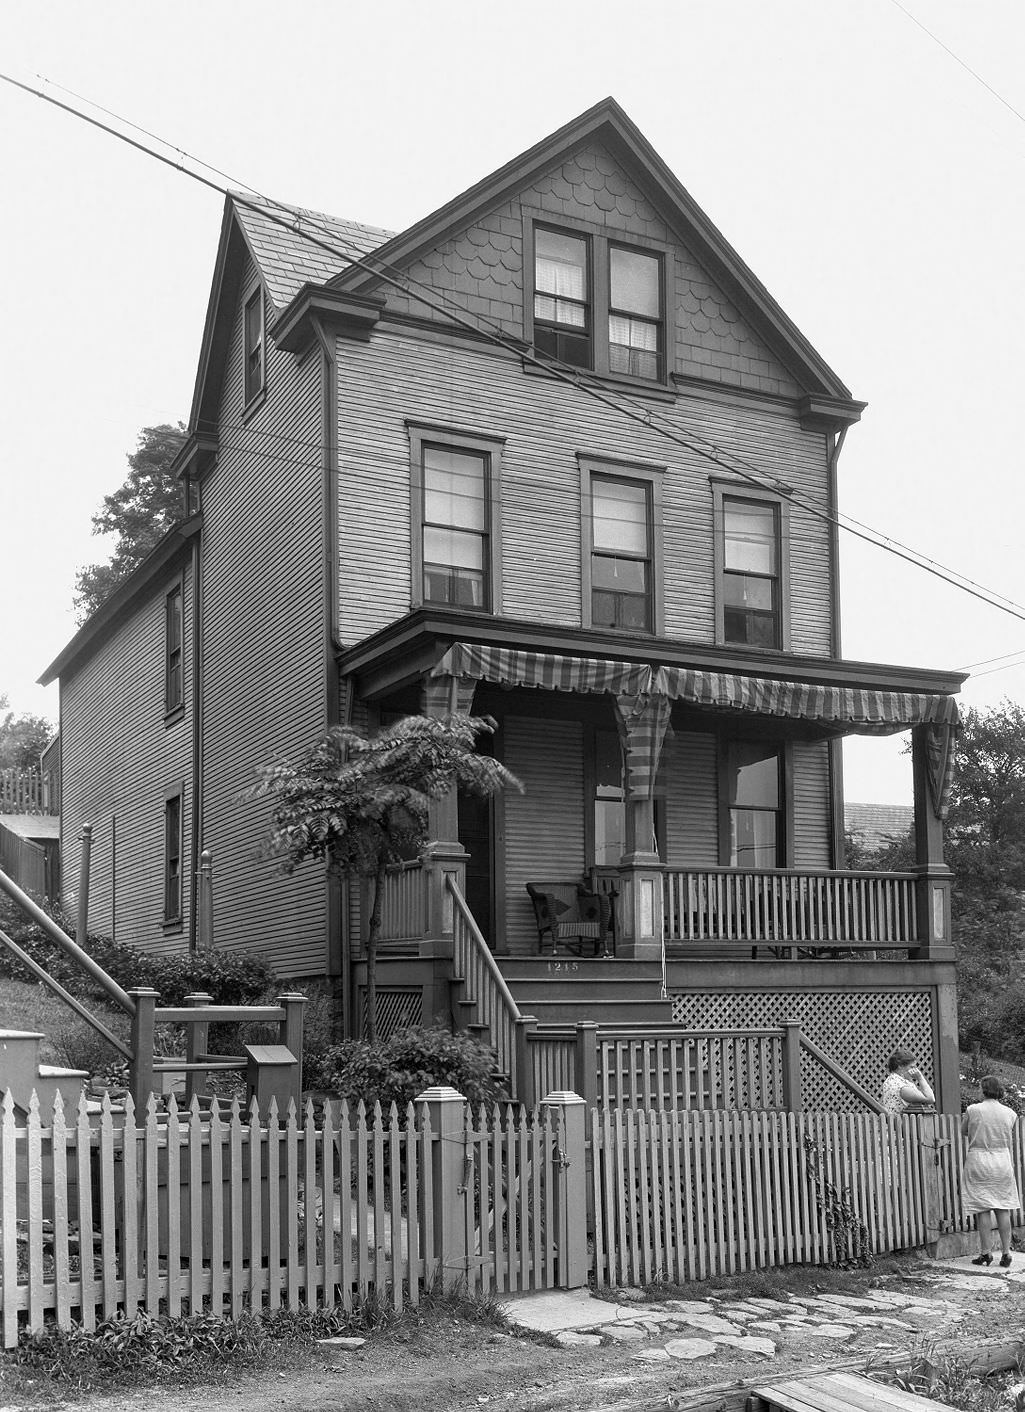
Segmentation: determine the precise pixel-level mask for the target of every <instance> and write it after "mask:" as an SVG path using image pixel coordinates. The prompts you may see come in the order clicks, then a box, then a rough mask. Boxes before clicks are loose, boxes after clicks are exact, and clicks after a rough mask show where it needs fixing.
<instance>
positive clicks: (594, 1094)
mask: <svg viewBox="0 0 1025 1412" xmlns="http://www.w3.org/2000/svg"><path fill="white" fill-rule="evenodd" d="M575 1058H576V1063H575V1070H576V1072H575V1074H574V1079H573V1082H574V1086H575V1088H576V1091H577V1093H579V1094H580V1096H581V1098H582V1099H583V1100H584V1106H585V1108H586V1109H587V1112H588V1113H590V1111H591V1109H592V1108H597V1106H598V1025H597V1023H596V1022H595V1021H594V1020H580V1021H579V1022H578V1024H577V1052H576V1056H575Z"/></svg>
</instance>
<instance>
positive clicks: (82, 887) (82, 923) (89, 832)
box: [75, 824, 93, 947]
mask: <svg viewBox="0 0 1025 1412" xmlns="http://www.w3.org/2000/svg"><path fill="white" fill-rule="evenodd" d="M92 850H93V826H92V824H83V825H82V852H81V855H80V861H79V865H78V907H77V909H76V919H75V940H76V941H77V942H78V944H79V946H82V947H85V946H87V945H88V940H87V937H88V933H89V870H90V863H91V859H92Z"/></svg>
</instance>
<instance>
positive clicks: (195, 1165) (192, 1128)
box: [189, 1095, 203, 1314]
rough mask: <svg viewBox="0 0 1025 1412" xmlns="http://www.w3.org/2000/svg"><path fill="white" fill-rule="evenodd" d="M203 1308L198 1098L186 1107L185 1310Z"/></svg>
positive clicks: (200, 1126) (191, 1311)
mask: <svg viewBox="0 0 1025 1412" xmlns="http://www.w3.org/2000/svg"><path fill="white" fill-rule="evenodd" d="M202 1312H203V1121H202V1115H201V1113H200V1108H199V1098H198V1097H197V1096H196V1095H193V1098H192V1102H191V1104H190V1107H189V1313H190V1314H201V1313H202Z"/></svg>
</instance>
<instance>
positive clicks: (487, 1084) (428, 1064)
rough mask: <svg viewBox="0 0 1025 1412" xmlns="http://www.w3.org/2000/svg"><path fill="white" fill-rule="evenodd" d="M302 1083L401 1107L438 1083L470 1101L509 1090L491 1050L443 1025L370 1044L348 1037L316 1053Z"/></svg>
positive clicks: (494, 1098) (495, 1099)
mask: <svg viewBox="0 0 1025 1412" xmlns="http://www.w3.org/2000/svg"><path fill="white" fill-rule="evenodd" d="M306 1084H307V1087H316V1088H321V1089H323V1090H324V1091H325V1092H326V1093H329V1094H331V1096H332V1097H336V1098H345V1099H348V1101H349V1102H350V1103H356V1102H358V1101H359V1100H360V1099H362V1101H363V1102H364V1103H365V1104H366V1105H367V1106H368V1107H369V1106H370V1105H371V1104H373V1103H380V1104H381V1106H382V1108H387V1107H388V1105H389V1104H392V1103H396V1104H398V1106H399V1108H400V1109H402V1108H405V1107H406V1105H407V1104H408V1103H411V1102H412V1101H413V1099H414V1098H415V1097H416V1096H417V1094H418V1093H422V1092H423V1090H424V1089H425V1088H431V1087H433V1086H434V1085H437V1084H445V1085H448V1086H449V1087H451V1088H454V1089H458V1090H459V1092H460V1093H461V1094H462V1095H463V1097H464V1098H466V1099H467V1100H468V1101H469V1102H470V1103H472V1104H475V1105H476V1104H479V1103H484V1104H487V1105H489V1106H490V1105H491V1104H494V1103H499V1102H502V1101H503V1100H505V1099H507V1098H508V1094H507V1093H506V1091H505V1089H504V1088H503V1087H502V1084H501V1082H500V1080H499V1078H498V1077H497V1076H496V1074H495V1055H494V1051H493V1050H491V1049H489V1048H488V1047H487V1046H486V1045H484V1044H481V1043H479V1042H478V1041H477V1040H475V1039H473V1038H471V1037H470V1036H469V1035H465V1034H449V1032H448V1031H447V1030H443V1029H405V1030H398V1031H396V1033H395V1034H393V1035H392V1036H391V1037H390V1038H389V1039H386V1040H384V1041H383V1042H378V1043H377V1044H374V1045H371V1044H369V1043H368V1042H367V1041H366V1040H362V1039H347V1040H343V1041H342V1043H341V1044H335V1045H332V1046H331V1047H330V1048H329V1049H328V1050H326V1051H325V1052H324V1053H323V1054H321V1055H320V1056H319V1059H318V1061H317V1062H316V1066H315V1070H314V1071H313V1072H311V1073H309V1074H307V1077H306Z"/></svg>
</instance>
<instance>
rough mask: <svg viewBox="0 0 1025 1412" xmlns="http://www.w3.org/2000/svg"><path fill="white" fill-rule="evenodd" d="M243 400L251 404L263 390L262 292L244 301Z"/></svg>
mask: <svg viewBox="0 0 1025 1412" xmlns="http://www.w3.org/2000/svg"><path fill="white" fill-rule="evenodd" d="M245 381H246V387H245V400H246V401H247V402H251V401H252V400H253V398H254V397H255V396H256V395H257V393H258V392H260V391H262V389H263V291H262V289H257V290H256V292H255V293H254V294H253V295H252V296H251V297H250V298H249V299H248V300H247V301H246V308H245Z"/></svg>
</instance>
